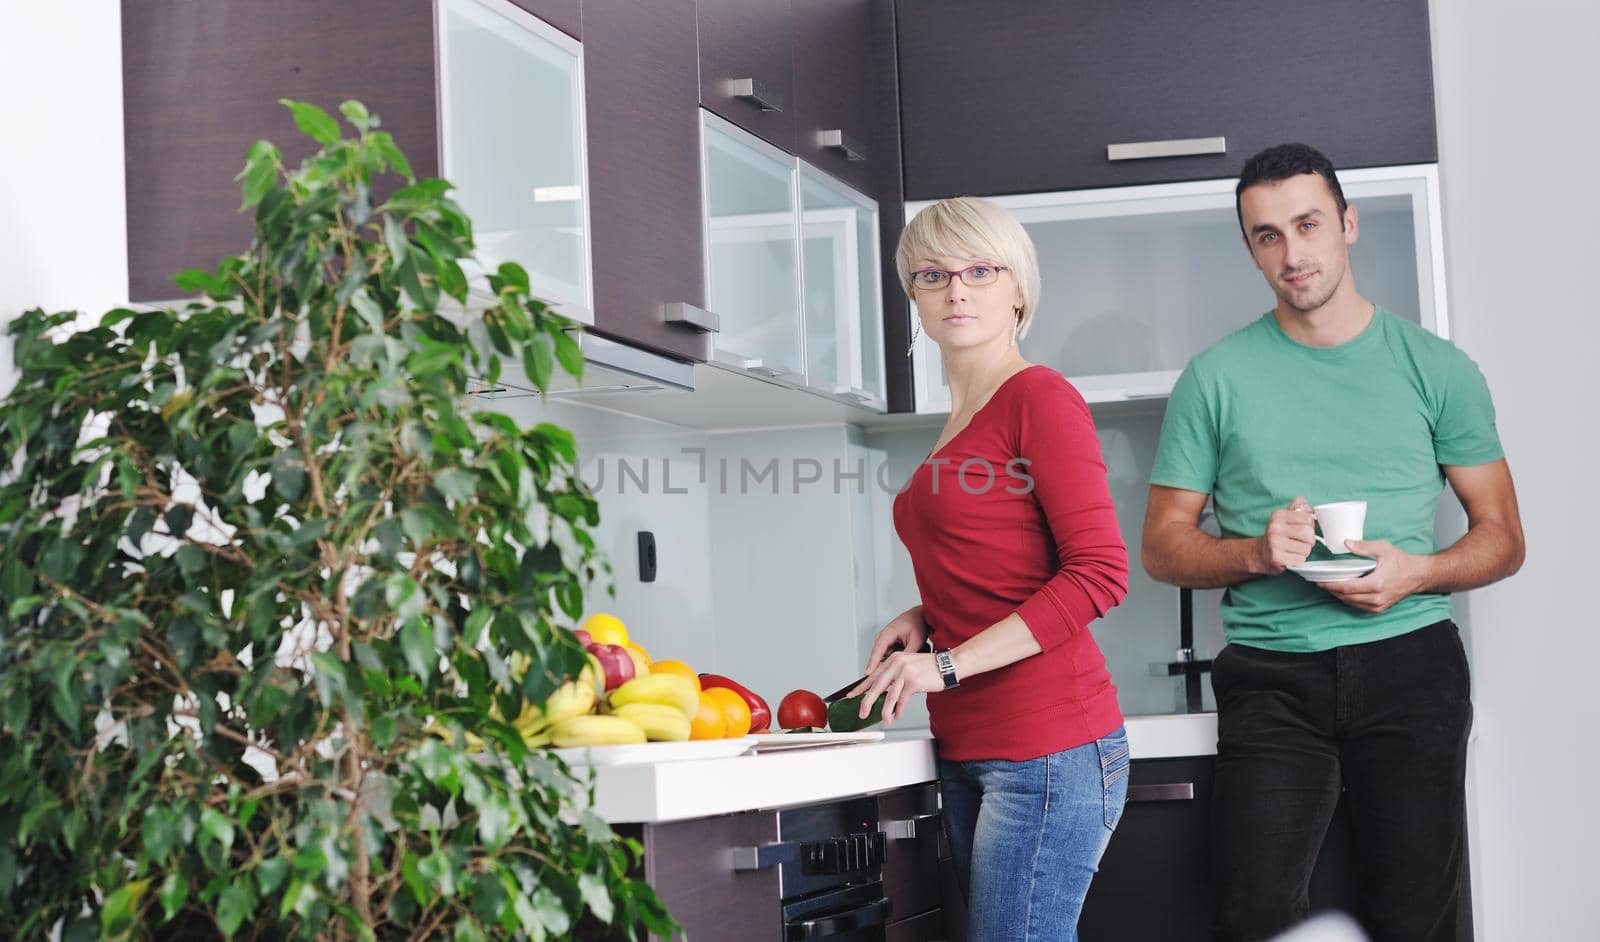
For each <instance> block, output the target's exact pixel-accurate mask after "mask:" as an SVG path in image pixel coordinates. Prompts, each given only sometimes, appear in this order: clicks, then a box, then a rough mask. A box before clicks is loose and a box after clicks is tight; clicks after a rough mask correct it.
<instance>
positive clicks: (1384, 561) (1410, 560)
mask: <svg viewBox="0 0 1600 942" xmlns="http://www.w3.org/2000/svg"><path fill="white" fill-rule="evenodd" d="M1345 546H1346V547H1348V548H1349V550H1350V552H1352V553H1356V554H1358V555H1361V556H1370V557H1372V558H1373V559H1376V560H1377V561H1378V568H1376V569H1374V570H1372V571H1371V572H1369V573H1367V574H1366V575H1364V576H1362V577H1361V578H1359V579H1351V580H1350V581H1349V582H1323V583H1319V585H1320V586H1321V588H1322V589H1323V590H1325V591H1326V592H1327V593H1328V594H1329V595H1331V596H1333V597H1334V598H1336V599H1338V600H1339V601H1341V602H1343V603H1344V604H1346V605H1348V606H1350V607H1351V608H1354V609H1359V610H1361V611H1363V612H1372V613H1373V614H1377V613H1378V612H1384V611H1388V610H1389V609H1390V608H1391V607H1393V606H1394V604H1395V603H1396V602H1398V601H1400V600H1401V599H1403V598H1406V597H1407V596H1409V595H1414V594H1415V593H1417V592H1418V591H1420V590H1421V589H1422V587H1423V586H1424V585H1425V584H1426V576H1427V565H1428V563H1427V559H1428V557H1426V556H1413V555H1411V554H1410V553H1407V552H1406V551H1405V550H1403V549H1400V548H1399V547H1397V546H1395V545H1394V544H1393V543H1390V542H1389V541H1388V540H1351V541H1350V542H1348V543H1346V544H1345Z"/></svg>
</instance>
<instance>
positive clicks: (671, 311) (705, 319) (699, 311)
mask: <svg viewBox="0 0 1600 942" xmlns="http://www.w3.org/2000/svg"><path fill="white" fill-rule="evenodd" d="M662 315H663V317H664V318H665V319H666V322H667V323H669V324H684V325H686V326H689V327H693V328H695V329H696V330H700V331H704V332H705V333H708V334H714V333H717V332H719V331H721V330H722V318H720V317H718V316H717V315H715V314H713V313H711V312H710V311H708V310H706V309H705V308H700V307H695V306H694V305H693V304H685V303H684V302H682V301H674V302H673V303H671V304H668V305H666V306H665V307H663V308H662Z"/></svg>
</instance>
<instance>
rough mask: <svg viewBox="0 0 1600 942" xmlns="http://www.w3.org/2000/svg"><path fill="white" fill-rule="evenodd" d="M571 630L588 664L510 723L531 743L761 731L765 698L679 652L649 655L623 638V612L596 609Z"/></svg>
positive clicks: (768, 718) (766, 722)
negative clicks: (700, 669)
mask: <svg viewBox="0 0 1600 942" xmlns="http://www.w3.org/2000/svg"><path fill="white" fill-rule="evenodd" d="M574 634H575V635H576V636H577V638H578V642H579V643H580V644H582V645H583V647H584V650H586V651H588V652H589V665H588V666H587V667H586V668H584V670H583V671H582V673H580V674H579V676H578V678H577V679H576V680H572V681H568V682H567V683H566V684H564V685H562V686H561V688H560V689H558V690H557V691H556V692H555V693H554V694H552V695H551V696H550V698H549V699H548V700H546V701H545V704H544V708H543V709H542V710H541V709H538V708H535V707H532V706H529V707H528V708H526V709H525V710H524V711H523V715H522V716H520V717H518V720H517V721H516V723H515V724H514V725H516V727H517V729H518V731H519V732H521V733H522V737H523V741H524V742H526V743H528V744H529V745H530V746H538V745H550V746H556V747H558V748H567V747H574V746H610V745H621V744H627V743H642V742H682V741H684V740H688V739H725V738H726V739H733V738H738V737H741V736H744V735H746V734H749V733H762V732H766V731H767V729H768V727H769V726H770V724H771V722H772V711H771V709H770V708H769V707H768V706H767V704H766V701H765V700H762V699H761V698H760V697H759V696H757V695H756V694H754V693H752V692H751V691H749V690H748V689H746V688H745V687H743V686H742V685H740V684H739V683H737V682H735V681H733V680H730V679H729V678H727V677H722V676H720V675H717V674H697V673H696V672H695V671H694V669H693V668H691V667H690V666H689V665H687V664H685V663H684V662H682V661H678V660H661V661H657V660H653V659H652V658H651V657H650V654H649V652H647V651H645V649H644V648H642V647H640V646H639V645H638V644H637V643H635V642H633V641H631V640H629V638H628V630H627V628H626V627H625V626H624V625H623V623H622V620H621V619H619V618H617V617H616V616H614V615H607V614H595V615H590V616H589V617H588V618H587V619H585V620H584V622H583V625H582V627H580V628H579V629H578V630H577V631H576V632H574Z"/></svg>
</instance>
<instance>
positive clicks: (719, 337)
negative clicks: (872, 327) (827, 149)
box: [701, 111, 806, 386]
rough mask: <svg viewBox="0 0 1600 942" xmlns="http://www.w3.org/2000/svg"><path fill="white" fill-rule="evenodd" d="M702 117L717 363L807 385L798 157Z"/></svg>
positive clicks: (708, 279) (708, 275) (714, 357)
mask: <svg viewBox="0 0 1600 942" xmlns="http://www.w3.org/2000/svg"><path fill="white" fill-rule="evenodd" d="M701 121H702V125H701V138H702V141H703V147H704V152H703V157H702V164H703V173H704V174H705V178H704V192H705V240H706V243H705V244H706V260H705V271H706V306H707V307H708V308H709V309H710V311H711V312H712V313H713V314H715V315H716V316H717V318H718V320H719V321H720V325H721V328H720V330H719V331H718V333H717V334H716V336H715V338H714V339H713V343H712V350H713V352H712V362H714V363H716V364H718V365H721V366H726V367H728V368H731V369H734V370H739V371H743V372H747V373H751V374H754V375H757V376H762V377H765V378H768V379H771V380H774V381H778V382H781V383H784V384H786V385H794V386H801V385H804V384H805V374H806V363H805V325H804V322H803V321H802V319H801V309H800V306H801V295H800V289H801V282H800V215H799V211H798V206H797V199H798V195H797V189H796V184H795V180H796V174H797V172H798V171H797V168H796V165H795V161H794V158H793V157H792V156H790V155H789V154H787V153H785V152H784V151H782V150H780V149H778V148H777V147H774V146H773V145H772V144H769V143H767V142H766V141H763V140H761V139H759V138H756V137H754V136H752V135H750V134H749V133H747V132H745V131H743V130H742V129H740V128H738V127H735V126H734V125H732V124H730V123H729V122H727V121H724V120H723V119H721V118H719V117H717V116H716V115H714V114H712V113H710V112H709V111H703V112H701Z"/></svg>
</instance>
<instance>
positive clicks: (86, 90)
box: [0, 0, 128, 390]
mask: <svg viewBox="0 0 1600 942" xmlns="http://www.w3.org/2000/svg"><path fill="white" fill-rule="evenodd" d="M4 22H5V25H4V28H0V87H3V88H5V89H7V93H6V94H5V95H4V96H0V128H4V129H5V138H4V143H3V145H0V324H5V323H7V322H9V321H10V320H11V319H12V318H13V317H15V316H16V315H17V314H19V313H21V312H22V311H25V310H28V309H30V308H34V307H43V308H44V309H46V310H52V311H53V310H67V309H77V310H81V311H83V312H84V313H86V314H91V315H93V316H95V317H98V316H99V315H100V314H102V313H104V312H105V310H107V309H109V308H110V307H112V306H114V305H116V304H120V303H126V301H127V298H128V252H127V213H126V210H125V207H126V205H127V200H126V199H125V198H124V191H123V172H122V166H123V161H122V15H121V8H120V7H119V5H118V4H117V2H116V0H52V2H50V3H13V4H7V6H6V10H5V16H4ZM14 378H15V377H14V372H13V365H12V361H11V349H10V343H9V341H5V342H4V349H0V390H9V389H10V388H11V384H12V382H13V380H14Z"/></svg>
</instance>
